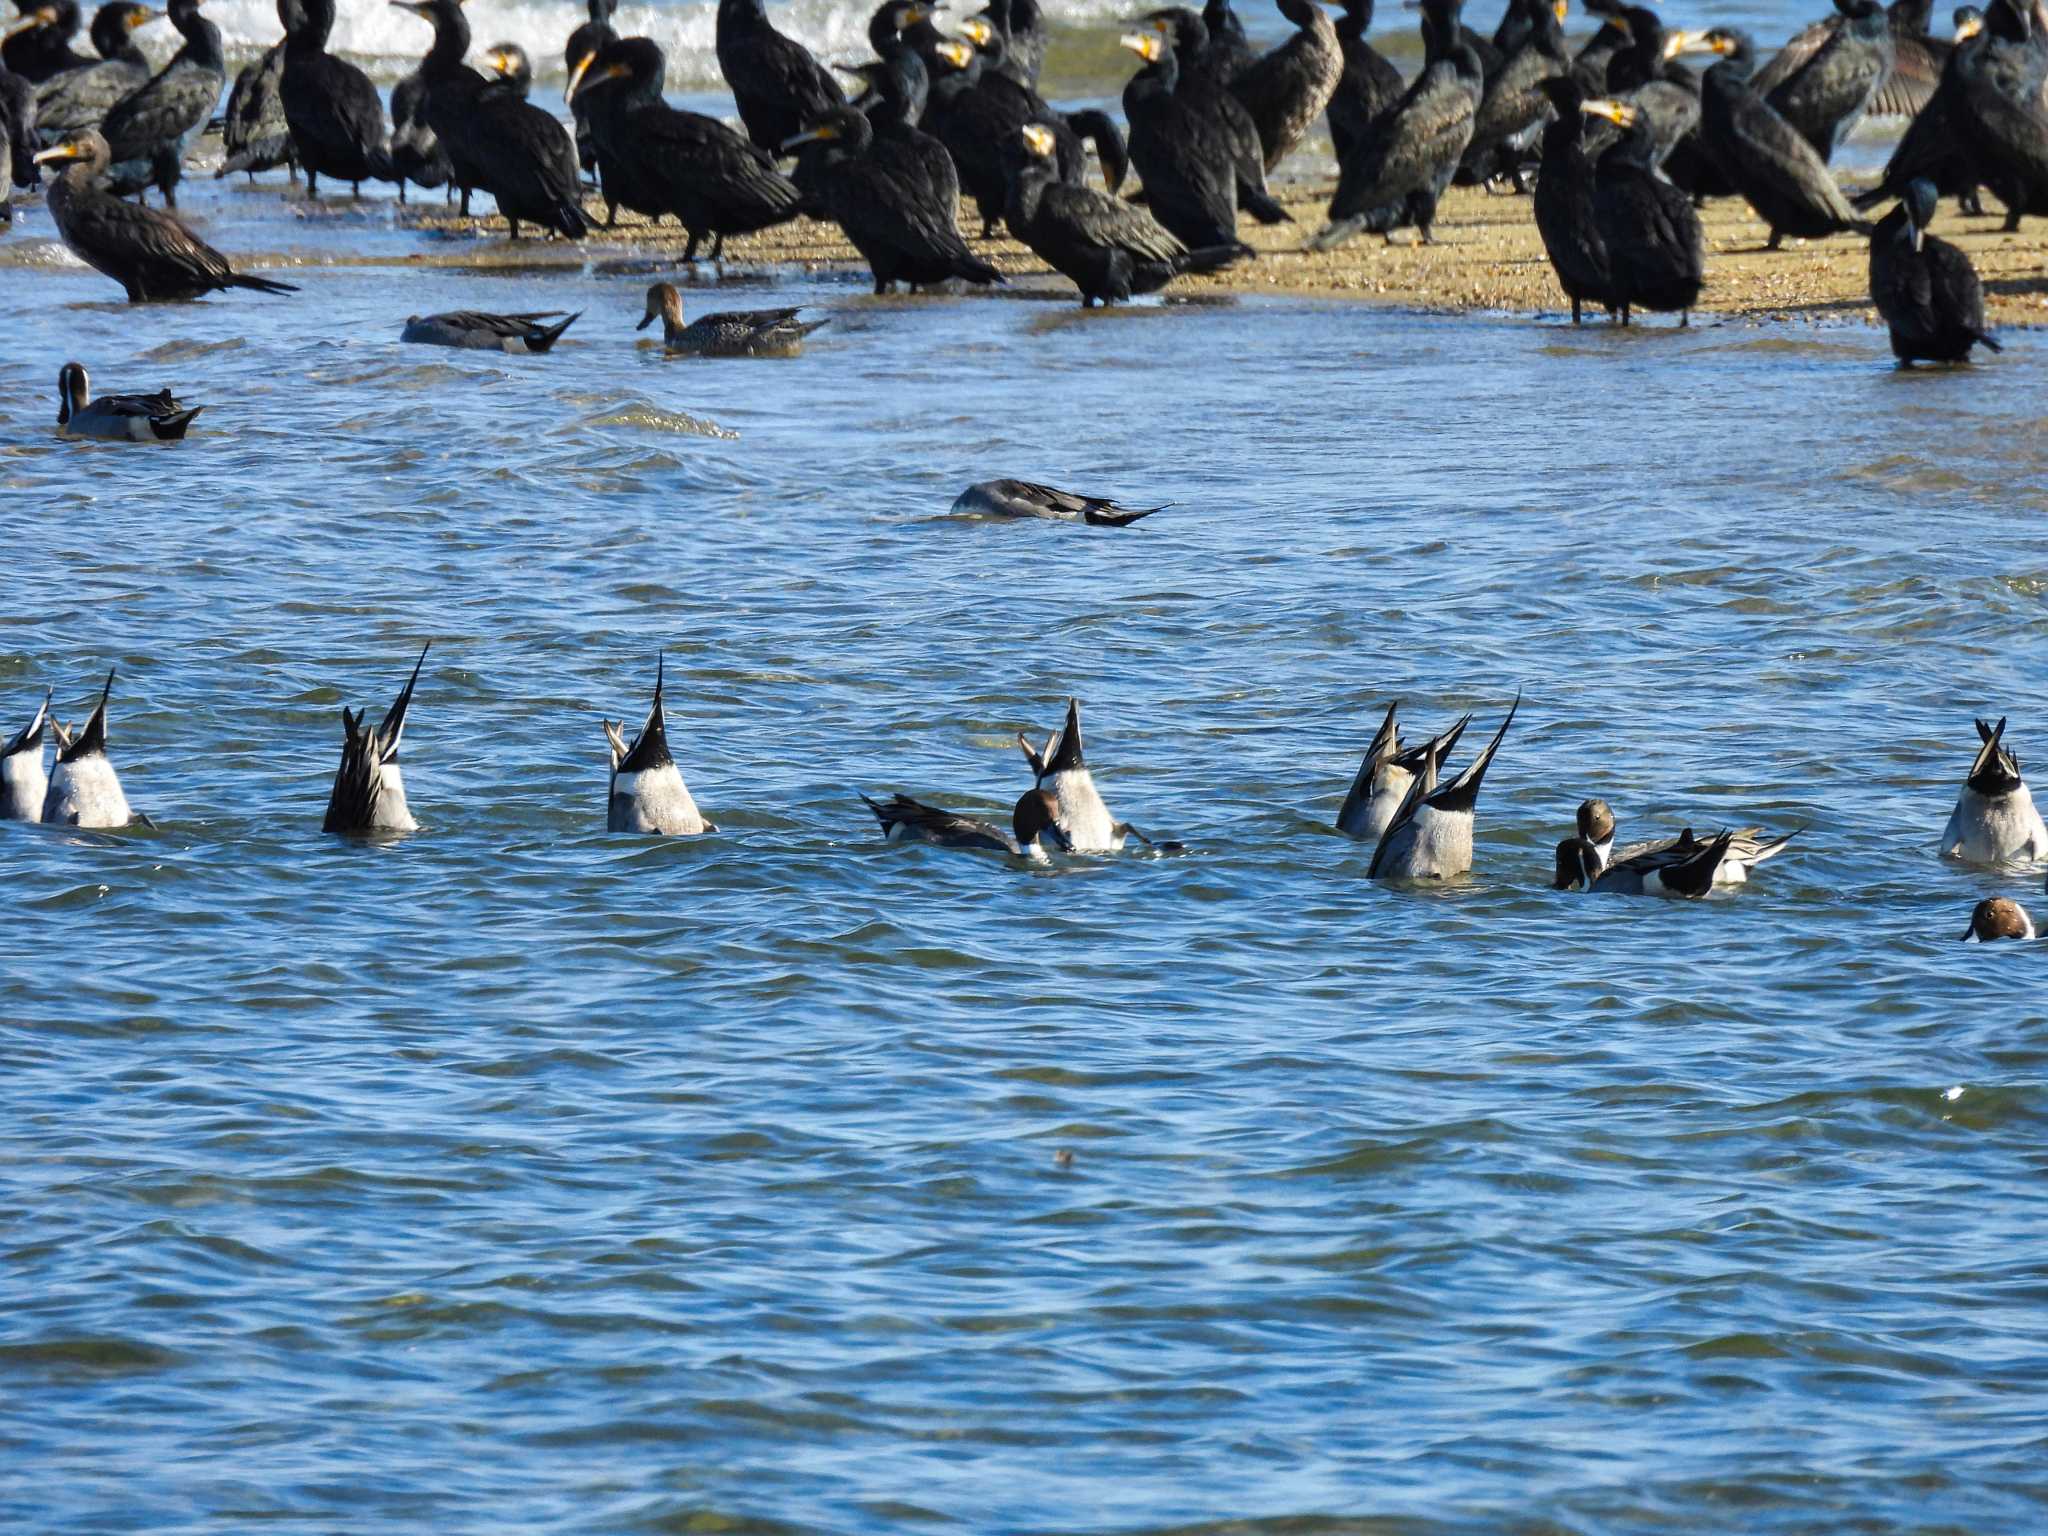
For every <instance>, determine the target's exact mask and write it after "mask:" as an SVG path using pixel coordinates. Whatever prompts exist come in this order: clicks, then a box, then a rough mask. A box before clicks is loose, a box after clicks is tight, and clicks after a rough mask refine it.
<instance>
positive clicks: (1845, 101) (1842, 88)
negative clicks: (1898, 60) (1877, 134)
mask: <svg viewBox="0 0 2048 1536" xmlns="http://www.w3.org/2000/svg"><path fill="white" fill-rule="evenodd" d="M1835 9H1836V10H1837V11H1838V12H1839V13H1840V14H1839V15H1838V16H1836V17H1833V18H1830V19H1831V20H1832V21H1833V22H1834V25H1832V26H1830V25H1828V24H1827V23H1817V24H1815V25H1814V26H1811V27H1808V28H1807V29H1806V30H1805V31H1804V32H1801V33H1800V34H1799V35H1798V36H1797V37H1795V38H1793V39H1792V41H1791V42H1789V43H1787V44H1786V45H1785V47H1784V48H1783V49H1782V50H1780V52H1779V54H1778V56H1777V57H1776V58H1774V59H1772V60H1771V61H1770V63H1768V64H1766V65H1765V66H1764V67H1763V68H1762V69H1760V70H1758V71H1757V74H1756V78H1755V79H1754V80H1753V81H1752V82H1751V88H1752V89H1753V90H1755V91H1756V93H1757V94H1758V95H1759V96H1761V97H1763V99H1764V100H1765V101H1767V102H1769V103H1770V104H1771V107H1772V108H1773V109H1774V110H1775V111H1776V112H1777V114H1778V115H1779V116H1780V117H1782V118H1784V119H1785V121H1786V122H1788V123H1790V124H1791V125H1792V126H1793V128H1795V129H1796V130H1798V132H1799V136H1800V137H1801V138H1803V139H1805V140H1806V142H1807V143H1809V144H1811V145H1812V146H1813V148H1814V152H1815V153H1816V154H1818V155H1819V156H1820V157H1821V159H1822V160H1823V161H1828V160H1832V159H1833V158H1834V155H1835V150H1836V149H1837V148H1838V147H1839V146H1840V144H1841V142H1842V140H1843V139H1844V138H1846V137H1847V136H1848V134H1849V131H1850V130H1851V129H1853V128H1854V127H1855V126H1856V124H1857V123H1859V122H1861V121H1862V119H1863V114H1864V113H1865V112H1867V111H1868V110H1869V109H1870V105H1871V103H1872V102H1873V101H1874V100H1875V99H1876V98H1877V93H1878V91H1879V90H1880V89H1881V88H1882V87H1883V86H1884V84H1885V82H1886V81H1887V80H1889V79H1890V78H1891V73H1892V55H1893V46H1892V28H1891V19H1890V18H1889V17H1888V16H1887V15H1886V14H1885V10H1884V7H1883V6H1882V5H1880V4H1879V3H1878V0H1835Z"/></svg>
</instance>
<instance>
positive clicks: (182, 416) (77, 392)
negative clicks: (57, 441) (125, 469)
mask: <svg viewBox="0 0 2048 1536" xmlns="http://www.w3.org/2000/svg"><path fill="white" fill-rule="evenodd" d="M205 409H206V407H205V406H203V405H186V404H185V403H184V402H183V401H180V400H176V399H173V398H172V396H171V392H170V391H169V390H168V389H160V390H158V391H157V392H156V393H155V394H153V395H101V396H100V397H99V398H98V399H97V400H95V399H94V398H93V395H92V382H91V380H89V379H88V378H87V377H86V376H85V365H84V364H83V363H66V364H65V365H64V366H63V367H62V368H60V369H59V370H58V371H57V426H58V429H59V430H60V431H62V432H63V434H64V435H65V436H66V437H96V438H100V439H102V440H104V441H107V442H117V443H176V442H182V441H183V440H184V437H185V429H186V428H187V427H189V426H191V425H192V418H193V417H195V416H197V415H198V414H199V413H200V412H201V411H203V410H205Z"/></svg>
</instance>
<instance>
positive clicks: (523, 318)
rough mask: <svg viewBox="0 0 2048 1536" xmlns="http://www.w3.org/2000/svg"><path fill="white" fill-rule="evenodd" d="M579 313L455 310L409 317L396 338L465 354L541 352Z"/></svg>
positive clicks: (549, 345)
mask: <svg viewBox="0 0 2048 1536" xmlns="http://www.w3.org/2000/svg"><path fill="white" fill-rule="evenodd" d="M582 313H583V312H582V311H581V310H578V311H577V312H576V313H575V314H573V315H564V314H563V313H562V311H561V310H559V309H548V310H541V311H539V312H538V313H535V314H526V315H493V314H487V313H485V312H484V311H482V310H476V309H458V310H451V311H450V312H449V313H447V314H444V315H409V316H407V317H406V321H405V330H404V331H403V332H402V333H401V334H400V335H399V338H398V339H399V340H400V341H402V342H406V341H409V342H415V343H417V344H419V345H421V346H427V347H459V348H461V349H462V350H464V351H468V352H514V353H522V354H523V353H541V352H546V351H547V350H549V349H550V348H551V347H553V346H554V344H555V343H556V342H558V341H560V340H561V339H562V332H564V331H566V330H568V329H569V327H570V326H572V325H574V324H575V323H576V320H577V317H578V316H580V315H581V314H582ZM550 322H552V323H550Z"/></svg>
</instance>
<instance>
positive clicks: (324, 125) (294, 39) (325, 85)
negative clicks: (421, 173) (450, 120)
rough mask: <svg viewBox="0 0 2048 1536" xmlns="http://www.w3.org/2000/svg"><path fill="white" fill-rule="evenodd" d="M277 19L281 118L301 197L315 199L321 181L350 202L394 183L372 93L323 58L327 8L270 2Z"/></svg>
mask: <svg viewBox="0 0 2048 1536" xmlns="http://www.w3.org/2000/svg"><path fill="white" fill-rule="evenodd" d="M277 19H278V20H279V21H281V22H283V23H284V80H283V83H282V93H283V98H284V117H285V122H286V123H287V124H289V125H290V127H291V136H292V143H293V145H294V146H295V147H296V149H297V150H298V156H299V164H300V166H301V167H303V168H304V170H305V172H306V196H308V197H318V196H319V195H320V178H321V177H322V176H331V177H332V178H334V180H336V181H345V182H347V183H349V185H350V186H352V187H353V188H354V189H355V191H356V195H357V196H361V195H362V190H363V183H364V182H366V181H395V180H397V179H398V176H397V172H396V171H395V170H394V169H393V168H392V165H391V133H390V130H389V129H388V128H386V127H385V125H384V104H383V102H381V101H379V100H378V99H377V88H376V87H375V86H374V85H372V84H370V77H369V76H368V75H366V74H364V73H363V72H362V71H361V70H360V69H357V68H356V67H355V65H353V64H351V63H349V62H348V61H347V60H346V59H339V58H336V57H335V56H334V55H333V54H331V53H329V52H328V51H327V38H328V34H329V33H331V32H332V31H333V30H334V0H277Z"/></svg>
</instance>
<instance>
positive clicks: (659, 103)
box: [571, 37, 803, 261]
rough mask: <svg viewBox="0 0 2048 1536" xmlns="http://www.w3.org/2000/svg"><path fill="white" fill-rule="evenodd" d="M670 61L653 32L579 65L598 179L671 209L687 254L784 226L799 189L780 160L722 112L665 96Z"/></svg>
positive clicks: (717, 252)
mask: <svg viewBox="0 0 2048 1536" xmlns="http://www.w3.org/2000/svg"><path fill="white" fill-rule="evenodd" d="M666 74H667V63H666V60H665V59H664V58H663V56H662V52H661V48H660V45H659V44H657V43H655V42H654V41H653V40H652V39H650V38H645V37H628V38H621V39H620V40H619V41H618V42H616V43H612V44H610V45H608V46H607V47H606V48H604V49H603V50H602V51H600V52H599V53H598V54H597V56H596V58H595V59H594V61H592V62H591V63H589V64H588V65H586V66H581V67H580V69H579V73H578V75H577V77H576V78H575V79H574V80H572V81H571V90H572V91H573V92H574V94H576V95H577V96H578V97H582V96H589V97H590V98H591V101H590V127H591V133H592V136H593V138H594V139H595V141H596V144H597V150H598V157H599V164H600V165H601V167H602V169H601V170H600V172H599V175H600V176H601V177H602V178H603V179H604V182H605V185H606V187H607V189H608V194H607V195H609V189H610V188H612V187H613V185H614V181H615V180H618V181H619V182H620V186H619V190H620V191H621V194H622V195H621V197H620V199H619V200H620V201H621V202H622V203H624V204H625V205H626V206H627V207H629V208H632V209H635V210H636V211H638V212H643V213H648V214H649V215H655V214H661V213H672V214H674V215H675V216H676V221H677V222H678V223H679V224H681V225H682V226H683V228H684V229H686V230H688V231H689V232H690V243H689V247H688V248H687V249H686V250H685V251H684V253H683V260H685V261H695V260H696V259H697V247H698V245H699V244H700V243H702V242H703V241H704V240H706V239H709V240H710V241H711V242H712V246H711V259H712V260H714V261H716V260H718V259H719V258H720V257H722V256H723V255H724V254H725V237H726V236H727V235H750V234H752V233H754V232H755V231H756V230H761V229H767V228H769V227H770V226H772V225H776V224H786V223H788V222H789V221H790V220H791V219H793V218H795V217H796V216H797V214H798V212H800V211H801V206H802V202H803V197H802V194H800V193H799V192H798V191H797V189H796V185H795V184H794V183H793V182H791V181H790V180H789V178H787V177H786V176H783V175H781V174H779V173H778V172H777V171H776V169H775V165H774V162H773V160H772V159H771V158H770V157H769V156H768V155H767V154H766V153H764V152H763V151H761V150H759V149H757V148H755V147H754V146H753V145H752V144H750V143H748V142H747V141H746V139H744V138H742V137H741V136H740V135H739V134H737V133H735V132H734V131H733V130H732V129H730V128H728V127H726V125H725V124H724V123H721V122H720V121H718V119H717V118H714V117H706V116H705V115H704V114H703V113H701V112H684V111H681V110H679V109H678V108H675V107H672V106H670V105H669V104H668V103H667V102H665V101H663V100H662V98H661V85H662V81H663V79H664V78H665V77H666Z"/></svg>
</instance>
